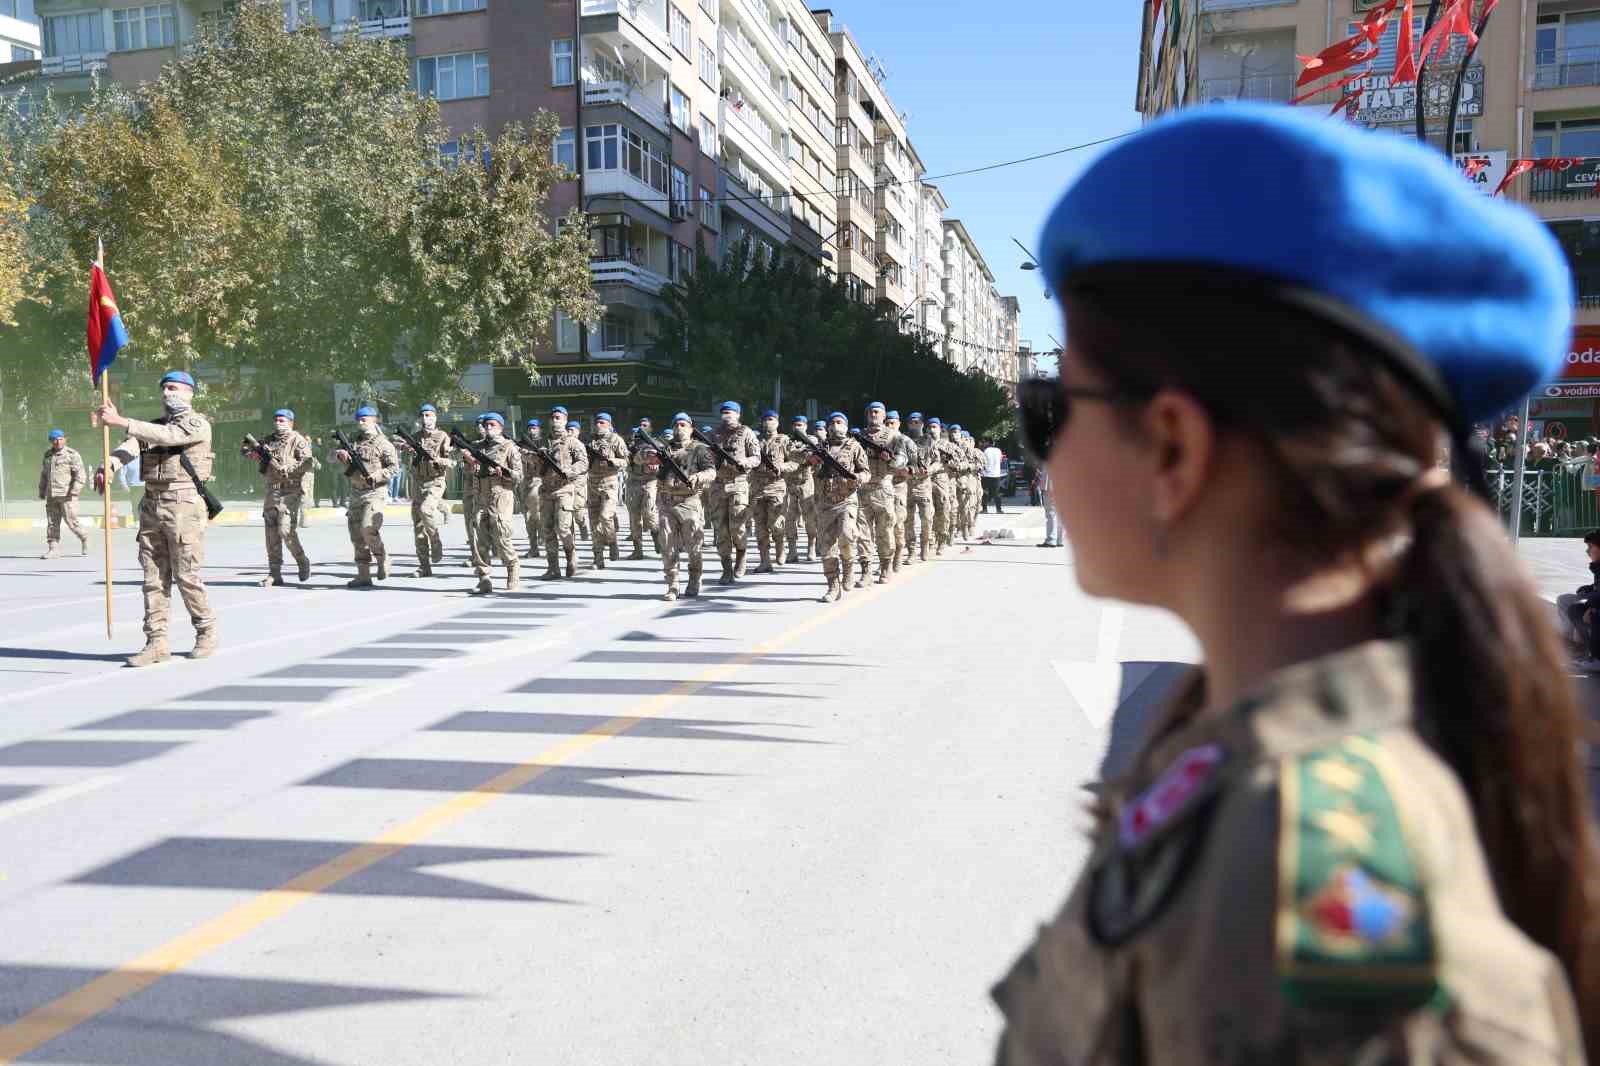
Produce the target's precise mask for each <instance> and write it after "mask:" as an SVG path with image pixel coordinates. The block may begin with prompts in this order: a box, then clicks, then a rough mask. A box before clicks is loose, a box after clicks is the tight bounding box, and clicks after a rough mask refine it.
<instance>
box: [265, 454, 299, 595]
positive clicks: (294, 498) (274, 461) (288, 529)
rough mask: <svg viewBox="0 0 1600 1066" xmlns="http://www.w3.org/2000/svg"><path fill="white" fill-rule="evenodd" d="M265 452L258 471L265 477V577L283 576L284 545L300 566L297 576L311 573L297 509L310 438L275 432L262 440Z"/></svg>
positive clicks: (271, 579)
mask: <svg viewBox="0 0 1600 1066" xmlns="http://www.w3.org/2000/svg"><path fill="white" fill-rule="evenodd" d="M261 446H262V447H263V448H265V449H266V452H267V454H266V456H265V457H264V459H263V460H262V463H261V474H262V476H263V477H265V478H266V479H267V483H266V495H265V496H264V497H263V498H262V502H261V519H262V522H263V523H264V524H265V525H266V536H267V580H268V581H272V582H274V583H276V582H278V581H281V580H282V579H283V548H284V545H288V546H289V554H290V555H292V556H293V557H294V561H295V563H296V565H297V566H299V568H300V580H301V581H304V580H306V579H307V578H308V577H310V576H311V560H310V559H308V558H307V557H306V550H305V548H303V547H302V546H301V545H300V513H301V509H302V506H303V504H304V499H305V497H304V495H303V494H304V492H305V479H306V475H307V474H309V473H311V441H310V440H309V439H308V438H307V437H306V436H305V435H304V434H302V433H297V432H296V431H294V430H292V429H291V430H288V431H286V432H283V433H278V432H274V433H273V434H272V435H271V436H269V437H267V439H266V440H264V441H262V442H261Z"/></svg>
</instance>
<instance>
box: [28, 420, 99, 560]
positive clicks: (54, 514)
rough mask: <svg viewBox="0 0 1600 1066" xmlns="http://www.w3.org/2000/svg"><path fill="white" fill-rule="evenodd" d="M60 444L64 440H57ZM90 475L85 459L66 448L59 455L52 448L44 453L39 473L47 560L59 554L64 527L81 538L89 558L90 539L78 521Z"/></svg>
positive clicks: (79, 539) (84, 551)
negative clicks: (84, 487)
mask: <svg viewBox="0 0 1600 1066" xmlns="http://www.w3.org/2000/svg"><path fill="white" fill-rule="evenodd" d="M56 439H57V440H60V439H61V438H59V437H57V438H56ZM88 480H89V473H88V471H87V470H85V469H84V466H83V456H81V455H79V454H78V453H77V452H76V451H74V450H73V449H71V448H68V447H66V446H65V445H63V446H62V447H61V450H60V451H57V450H56V449H55V448H49V449H47V450H46V451H45V453H44V464H43V466H41V467H40V469H39V499H41V500H43V501H44V515H45V527H44V547H45V558H47V559H48V558H52V557H54V556H56V555H58V554H60V548H59V547H58V545H60V543H61V524H62V523H63V522H65V523H66V524H67V529H68V530H69V531H70V532H71V533H72V535H73V536H75V537H77V538H78V546H79V548H80V549H81V550H82V552H83V554H85V555H87V554H89V535H88V534H87V533H85V532H84V531H83V524H82V523H81V522H79V521H78V498H79V497H80V496H82V495H83V486H84V483H85V482H87V481H88Z"/></svg>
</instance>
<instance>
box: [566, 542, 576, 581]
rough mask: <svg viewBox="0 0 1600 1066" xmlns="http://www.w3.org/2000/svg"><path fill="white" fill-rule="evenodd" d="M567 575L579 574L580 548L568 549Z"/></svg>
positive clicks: (574, 575)
mask: <svg viewBox="0 0 1600 1066" xmlns="http://www.w3.org/2000/svg"><path fill="white" fill-rule="evenodd" d="M567 576H568V577H577V576H578V549H576V548H568V549H567Z"/></svg>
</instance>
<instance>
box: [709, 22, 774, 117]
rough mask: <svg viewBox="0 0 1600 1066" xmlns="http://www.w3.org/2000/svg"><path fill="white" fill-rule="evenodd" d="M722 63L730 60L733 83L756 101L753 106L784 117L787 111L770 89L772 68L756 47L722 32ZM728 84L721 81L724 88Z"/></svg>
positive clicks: (742, 39)
mask: <svg viewBox="0 0 1600 1066" xmlns="http://www.w3.org/2000/svg"><path fill="white" fill-rule="evenodd" d="M722 59H723V62H724V63H728V62H729V60H732V63H731V66H732V68H733V74H734V80H735V81H737V82H738V84H739V86H740V87H742V88H744V89H745V90H746V91H747V92H748V93H749V94H750V95H752V96H754V97H755V98H756V103H757V104H759V105H760V106H761V107H762V108H764V109H766V110H767V111H770V112H771V113H772V114H774V115H787V114H788V113H789V112H788V108H786V107H785V106H784V103H783V100H782V99H781V98H780V97H779V96H778V94H777V92H776V91H775V90H774V89H773V88H772V67H771V66H770V65H769V64H768V63H767V61H766V60H765V59H762V58H761V53H760V52H759V51H758V50H757V49H756V46H755V43H754V42H753V41H751V40H750V38H748V37H745V36H743V35H742V34H736V33H730V32H728V30H727V29H726V28H724V29H723V30H722ZM729 84H731V83H730V81H729V80H728V78H727V77H724V78H723V85H725V86H726V85H729Z"/></svg>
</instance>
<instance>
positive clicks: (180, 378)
mask: <svg viewBox="0 0 1600 1066" xmlns="http://www.w3.org/2000/svg"><path fill="white" fill-rule="evenodd" d="M169 381H176V382H177V383H178V384H179V385H187V386H189V387H190V388H191V389H192V388H194V378H192V377H190V376H189V372H188V371H187V370H169V371H167V372H166V373H165V374H162V375H161V384H163V385H165V384H166V383H167V382H169Z"/></svg>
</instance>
